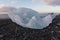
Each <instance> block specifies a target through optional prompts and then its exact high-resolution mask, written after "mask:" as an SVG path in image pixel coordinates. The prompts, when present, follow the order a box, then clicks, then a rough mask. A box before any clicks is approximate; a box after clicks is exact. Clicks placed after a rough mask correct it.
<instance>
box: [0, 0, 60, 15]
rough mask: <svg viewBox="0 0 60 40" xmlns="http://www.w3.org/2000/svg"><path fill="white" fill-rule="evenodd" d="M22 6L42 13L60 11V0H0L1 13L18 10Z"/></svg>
mask: <svg viewBox="0 0 60 40" xmlns="http://www.w3.org/2000/svg"><path fill="white" fill-rule="evenodd" d="M20 7H26V8H31V9H33V10H36V11H38V12H40V13H50V12H54V13H60V0H0V14H4V13H8V12H12V11H16V10H17V9H19V8H20Z"/></svg>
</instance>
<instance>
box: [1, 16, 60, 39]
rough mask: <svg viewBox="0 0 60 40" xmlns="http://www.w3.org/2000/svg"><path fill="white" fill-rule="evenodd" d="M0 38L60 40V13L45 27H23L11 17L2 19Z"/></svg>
mask: <svg viewBox="0 0 60 40" xmlns="http://www.w3.org/2000/svg"><path fill="white" fill-rule="evenodd" d="M0 40H60V15H57V16H56V17H55V18H54V19H53V21H52V23H51V24H50V25H49V26H47V27H46V28H44V29H29V28H23V27H22V26H20V25H17V24H16V23H14V22H12V21H11V20H10V19H4V20H0Z"/></svg>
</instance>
